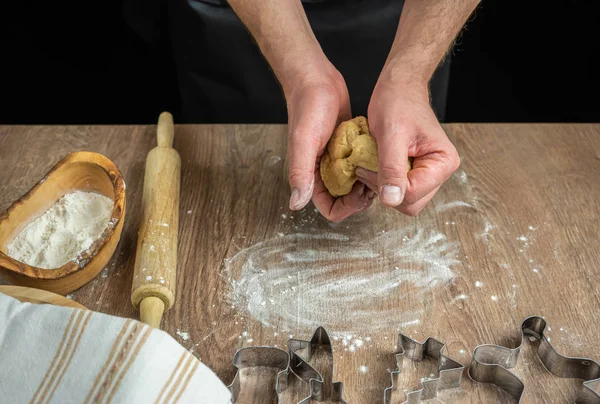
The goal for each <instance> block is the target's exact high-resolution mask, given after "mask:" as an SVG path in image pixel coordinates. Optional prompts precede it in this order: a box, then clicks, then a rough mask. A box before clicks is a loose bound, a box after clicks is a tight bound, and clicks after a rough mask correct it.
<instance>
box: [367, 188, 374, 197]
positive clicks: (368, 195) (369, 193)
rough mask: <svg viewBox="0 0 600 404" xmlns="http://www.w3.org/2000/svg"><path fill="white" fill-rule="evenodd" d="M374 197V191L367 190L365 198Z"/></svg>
mask: <svg viewBox="0 0 600 404" xmlns="http://www.w3.org/2000/svg"><path fill="white" fill-rule="evenodd" d="M374 197H375V191H371V190H370V191H369V192H367V198H369V199H373V198H374Z"/></svg>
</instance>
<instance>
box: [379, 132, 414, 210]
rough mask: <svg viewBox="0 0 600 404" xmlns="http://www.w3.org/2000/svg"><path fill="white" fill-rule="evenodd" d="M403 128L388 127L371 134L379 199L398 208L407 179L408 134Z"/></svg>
mask: <svg viewBox="0 0 600 404" xmlns="http://www.w3.org/2000/svg"><path fill="white" fill-rule="evenodd" d="M406 132H407V130H406V129H404V128H400V127H398V126H388V127H384V128H382V130H380V131H378V132H373V136H374V137H375V138H376V139H377V151H378V154H379V167H378V168H379V172H378V175H377V176H378V181H377V183H378V184H379V198H380V199H381V202H382V203H383V204H384V205H387V206H392V207H395V206H398V205H400V204H401V203H402V200H403V199H404V195H405V193H406V187H407V184H408V178H407V176H406V172H407V171H408V166H407V165H408V144H407V139H408V133H406Z"/></svg>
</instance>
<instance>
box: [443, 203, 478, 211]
mask: <svg viewBox="0 0 600 404" xmlns="http://www.w3.org/2000/svg"><path fill="white" fill-rule="evenodd" d="M455 208H471V209H475V207H474V206H473V205H471V204H470V203H467V202H463V201H453V202H446V203H443V204H441V205H437V206H436V207H435V211H436V212H437V213H440V212H445V211H447V210H450V209H455Z"/></svg>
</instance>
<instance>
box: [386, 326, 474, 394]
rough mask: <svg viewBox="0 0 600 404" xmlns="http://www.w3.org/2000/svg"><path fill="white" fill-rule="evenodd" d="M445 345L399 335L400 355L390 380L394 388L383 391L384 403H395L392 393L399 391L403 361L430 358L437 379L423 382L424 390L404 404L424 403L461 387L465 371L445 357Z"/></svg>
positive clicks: (433, 378)
mask: <svg viewBox="0 0 600 404" xmlns="http://www.w3.org/2000/svg"><path fill="white" fill-rule="evenodd" d="M443 351H444V343H443V342H441V341H438V340H437V339H435V338H431V337H429V338H427V339H426V340H425V342H422V343H420V342H417V341H415V340H414V339H412V338H410V337H407V336H406V335H404V334H399V335H398V352H397V353H396V369H394V370H393V371H392V372H391V374H390V376H391V379H392V385H391V386H390V387H388V388H386V389H385V390H384V393H383V402H384V404H390V403H391V402H392V393H393V392H394V391H396V390H398V377H399V376H400V374H401V372H402V362H403V360H404V358H408V359H410V360H414V361H422V360H423V359H425V358H427V357H429V358H432V359H435V360H437V370H438V376H436V377H431V378H427V379H422V380H421V388H420V389H418V390H413V391H410V392H407V393H406V400H405V401H404V402H403V403H402V404H418V403H420V402H421V400H427V399H430V398H433V397H436V396H437V394H438V392H439V391H441V390H446V389H452V388H458V387H460V382H461V380H462V373H463V371H464V369H465V367H464V366H463V365H462V364H460V363H458V362H456V361H454V360H452V359H450V358H449V357H447V356H445V355H444V354H443Z"/></svg>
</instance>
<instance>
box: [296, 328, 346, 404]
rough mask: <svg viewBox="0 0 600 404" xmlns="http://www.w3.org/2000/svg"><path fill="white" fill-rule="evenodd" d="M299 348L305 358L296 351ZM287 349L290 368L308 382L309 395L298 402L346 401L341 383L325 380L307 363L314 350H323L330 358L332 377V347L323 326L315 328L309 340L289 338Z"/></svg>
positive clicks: (303, 403) (302, 403)
mask: <svg viewBox="0 0 600 404" xmlns="http://www.w3.org/2000/svg"><path fill="white" fill-rule="evenodd" d="M301 349H302V350H305V354H306V356H305V357H306V360H305V359H303V358H302V357H301V356H300V355H299V354H298V353H297V352H298V351H299V350H301ZM288 350H289V352H290V358H291V363H290V370H291V371H292V372H293V373H294V374H295V375H296V376H298V377H299V378H300V379H302V380H303V381H304V382H305V383H308V385H309V387H310V395H309V396H308V397H306V398H305V399H303V400H302V401H300V402H299V403H298V404H309V403H310V402H311V401H312V400H314V401H326V400H327V401H330V402H334V403H337V402H339V403H343V404H345V403H346V402H345V401H344V399H343V398H342V396H343V390H344V385H343V383H341V382H335V383H334V382H333V380H329V381H327V380H325V378H324V377H323V376H322V375H321V374H320V373H319V372H318V371H317V370H316V369H315V368H314V367H312V366H311V365H309V363H308V361H310V358H311V356H312V354H313V353H314V352H316V351H317V350H320V351H324V352H325V353H326V354H327V355H328V356H329V357H330V358H331V372H329V374H330V375H331V376H332V378H333V348H332V347H331V340H330V339H329V335H328V334H327V331H325V329H324V328H323V327H319V328H317V330H316V331H315V333H314V334H313V336H312V338H311V340H310V341H303V340H298V339H290V340H289V341H288Z"/></svg>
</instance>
